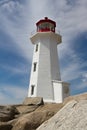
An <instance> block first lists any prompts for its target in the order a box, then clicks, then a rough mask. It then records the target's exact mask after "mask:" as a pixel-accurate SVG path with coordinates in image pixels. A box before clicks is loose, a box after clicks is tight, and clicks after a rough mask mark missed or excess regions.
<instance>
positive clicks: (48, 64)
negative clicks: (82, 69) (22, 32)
mask: <svg viewBox="0 0 87 130" xmlns="http://www.w3.org/2000/svg"><path fill="white" fill-rule="evenodd" d="M55 28H56V22H55V21H53V20H50V19H48V18H47V17H45V18H44V19H41V20H39V21H38V22H37V23H36V33H35V34H33V35H32V36H31V38H30V40H31V42H32V44H33V45H34V52H33V60H32V67H31V76H30V84H29V91H28V97H43V100H44V101H45V102H54V103H61V102H63V100H64V98H65V97H67V96H69V95H70V92H69V83H67V82H63V81H62V80H61V76H60V67H59V60H58V53H57V45H59V44H60V43H61V42H62V37H61V35H60V34H58V33H56V31H55Z"/></svg>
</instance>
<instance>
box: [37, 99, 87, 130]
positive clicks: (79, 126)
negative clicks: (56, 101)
mask: <svg viewBox="0 0 87 130" xmlns="http://www.w3.org/2000/svg"><path fill="white" fill-rule="evenodd" d="M37 130H87V100H81V101H75V100H74V101H71V102H69V103H68V104H67V105H65V106H64V107H63V108H62V109H61V110H60V111H59V112H58V113H57V114H56V115H54V116H53V117H52V118H51V119H49V120H48V121H46V122H44V123H43V124H42V125H41V126H40V127H39V128H37Z"/></svg>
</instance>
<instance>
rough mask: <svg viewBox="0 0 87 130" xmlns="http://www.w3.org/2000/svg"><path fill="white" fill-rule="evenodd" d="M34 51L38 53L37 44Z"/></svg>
mask: <svg viewBox="0 0 87 130" xmlns="http://www.w3.org/2000/svg"><path fill="white" fill-rule="evenodd" d="M35 51H36V52H37V51H38V44H36V48H35Z"/></svg>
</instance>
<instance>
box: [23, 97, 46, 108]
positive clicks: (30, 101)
mask: <svg viewBox="0 0 87 130" xmlns="http://www.w3.org/2000/svg"><path fill="white" fill-rule="evenodd" d="M23 104H24V105H38V106H40V105H43V104H44V102H43V98H42V97H27V98H25V100H24V102H23Z"/></svg>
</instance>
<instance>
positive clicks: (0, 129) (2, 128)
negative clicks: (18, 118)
mask: <svg viewBox="0 0 87 130" xmlns="http://www.w3.org/2000/svg"><path fill="white" fill-rule="evenodd" d="M11 129H12V125H11V124H6V123H3V124H1V123H0V130H11Z"/></svg>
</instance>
